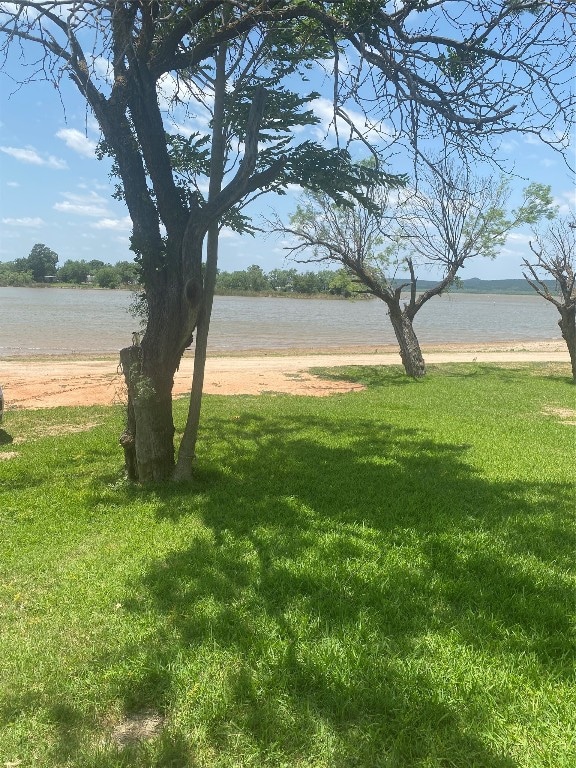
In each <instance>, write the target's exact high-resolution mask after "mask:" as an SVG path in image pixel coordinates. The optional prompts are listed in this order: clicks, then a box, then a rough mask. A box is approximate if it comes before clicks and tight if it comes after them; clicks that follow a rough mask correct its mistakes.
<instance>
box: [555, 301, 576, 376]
mask: <svg viewBox="0 0 576 768" xmlns="http://www.w3.org/2000/svg"><path fill="white" fill-rule="evenodd" d="M558 311H559V312H560V320H558V325H559V326H560V330H561V332H562V338H563V339H564V341H565V342H566V346H567V347H568V354H569V355H570V362H571V364H572V381H573V382H574V384H576V304H573V305H572V306H569V307H566V306H560V307H558Z"/></svg>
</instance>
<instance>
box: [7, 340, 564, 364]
mask: <svg viewBox="0 0 576 768" xmlns="http://www.w3.org/2000/svg"><path fill="white" fill-rule="evenodd" d="M420 346H421V348H422V352H423V354H424V356H426V355H427V354H437V353H448V352H470V353H472V352H509V353H516V352H554V353H555V352H563V351H565V350H566V344H565V342H564V341H563V340H562V339H528V340H526V339H517V340H514V339H513V340H508V341H479V342H453V341H449V342H444V341H437V342H427V343H422V344H421V345H420ZM397 353H398V346H397V345H396V344H379V345H374V344H364V345H361V344H354V345H345V344H342V345H338V346H329V347H320V346H319V347H252V348H247V349H227V350H223V349H217V350H216V349H215V350H212V352H210V350H208V358H207V359H214V358H244V357H247V358H252V357H295V356H298V357H308V356H311V355H327V356H328V355H377V354H384V355H387V354H397ZM193 357H194V349H193V348H189V349H187V350H185V352H184V355H183V357H182V360H191V359H193ZM118 359H119V354H118V352H110V351H108V352H106V351H103V352H96V351H94V352H86V351H76V350H72V351H71V352H54V353H51V352H38V353H24V354H19V353H14V354H4V355H0V366H1V365H2V363H3V362H7V361H9V362H11V363H16V364H17V363H19V362H22V363H24V362H34V361H46V362H59V361H61V362H68V361H74V360H118Z"/></svg>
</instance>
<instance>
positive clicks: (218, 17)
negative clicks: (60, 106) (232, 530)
mask: <svg viewBox="0 0 576 768" xmlns="http://www.w3.org/2000/svg"><path fill="white" fill-rule="evenodd" d="M462 7H463V10H462V12H461V13H460V12H459V13H458V16H457V18H456V17H452V15H451V8H452V4H451V3H449V2H448V0H440V2H438V3H434V4H432V5H431V6H430V7H428V3H422V2H421V0H409V1H408V2H406V3H404V4H403V5H402V6H401V7H400V8H398V9H396V8H394V7H392V6H391V7H390V8H389V6H388V5H384V4H381V3H375V2H372V1H371V0H362V1H361V2H346V3H333V2H319V1H318V0H302V1H301V2H297V3H296V2H289V1H288V0H284V2H283V1H282V0H280V2H273V3H270V2H246V3H231V2H219V1H218V0H201V1H200V2H196V3H167V2H157V1H156V0H141V2H117V3H109V2H106V1H104V0H93V1H92V2H82V1H80V2H78V3H74V4H70V3H69V2H66V1H65V0H52V1H51V2H30V1H29V0H28V1H27V2H23V3H16V4H11V3H3V4H1V5H0V14H1V16H0V32H2V33H3V34H4V41H5V43H4V47H3V50H4V53H5V55H6V56H10V55H11V53H10V52H11V48H12V47H13V46H14V45H16V44H17V43H19V44H20V46H22V47H23V48H24V53H25V55H24V56H22V57H21V58H22V60H23V61H26V62H29V63H30V66H31V68H32V69H31V73H30V79H31V80H33V79H38V78H39V77H42V76H44V77H47V78H48V79H50V80H51V81H52V82H53V84H54V85H55V86H56V87H57V88H58V87H59V84H60V82H61V80H62V77H63V76H64V75H69V76H70V77H71V79H72V81H73V83H74V84H75V85H76V86H77V87H78V89H79V92H80V93H81V94H82V96H83V97H84V98H85V99H86V102H87V104H88V106H89V108H90V109H91V111H92V112H93V114H94V117H95V118H96V120H97V121H98V124H99V126H100V129H101V131H102V135H103V143H102V153H103V154H109V155H110V156H111V157H112V158H113V162H114V169H115V172H116V174H117V175H118V178H119V180H120V184H119V190H118V194H119V195H120V196H121V197H123V199H124V200H125V202H126V205H127V208H128V212H129V215H130V217H131V220H132V224H133V231H132V239H131V244H132V245H131V247H132V250H133V251H134V253H135V255H136V259H137V261H138V263H139V265H140V267H141V275H142V277H141V279H142V284H143V287H144V291H145V297H146V302H147V325H146V331H145V333H144V336H143V338H142V342H141V345H140V346H139V347H137V348H134V349H131V351H127V352H124V355H123V363H124V370H125V372H126V374H127V375H128V379H129V398H130V404H129V418H130V425H129V429H127V430H126V434H125V440H124V442H125V449H126V451H127V453H126V455H127V464H128V465H129V467H130V468H131V472H132V475H133V476H135V477H138V478H139V479H141V480H163V479H166V478H169V477H171V476H172V475H173V470H174V444H173V436H174V424H173V420H172V402H171V392H172V385H173V376H174V372H175V370H176V368H177V367H178V364H179V362H180V358H181V355H182V353H183V350H184V349H185V348H186V347H188V346H189V344H190V342H191V340H192V336H193V334H194V333H195V334H196V339H197V345H196V353H195V374H194V381H193V392H196V394H197V389H198V386H200V389H201V381H202V377H203V373H202V368H203V366H202V349H203V347H205V336H206V334H207V330H208V326H209V316H210V311H209V310H210V306H211V293H212V288H211V286H212V284H213V282H214V280H215V274H216V267H215V264H216V262H217V240H218V229H219V227H220V226H221V225H222V224H223V223H229V222H227V217H228V218H229V219H230V218H232V220H233V221H235V222H236V224H237V226H238V227H239V228H240V229H241V228H242V219H241V218H239V216H240V214H239V210H238V206H239V205H241V204H242V203H243V202H245V201H246V200H247V199H250V197H251V196H253V195H255V194H258V193H259V191H265V190H270V189H275V190H276V191H281V190H282V189H285V188H286V185H287V184H288V183H291V182H294V183H300V184H302V185H303V186H304V187H305V188H308V189H311V190H313V191H331V192H332V194H333V195H334V197H335V199H340V200H342V199H344V198H345V197H346V195H348V196H349V195H350V194H353V191H354V188H355V185H356V184H357V182H358V181H363V180H364V179H363V178H362V174H361V173H359V172H358V171H357V170H355V169H354V168H353V167H352V166H351V165H350V163H349V155H348V154H347V152H346V151H345V150H342V149H338V147H335V148H334V151H333V152H328V151H326V150H325V149H324V148H323V147H320V146H319V145H314V144H313V143H312V142H302V144H301V145H297V144H296V143H295V141H294V140H293V137H292V135H291V128H292V127H296V126H302V125H306V124H312V122H313V121H314V119H313V114H312V112H311V111H310V109H309V108H308V106H307V105H309V102H308V97H309V96H310V97H311V96H312V95H311V94H307V93H306V92H304V91H303V90H302V89H303V87H305V86H303V85H302V84H303V83H305V78H303V77H302V76H301V74H300V75H299V76H297V77H294V75H295V73H297V72H300V73H301V72H302V67H305V66H306V65H307V64H308V63H309V62H311V61H313V60H315V59H318V58H325V57H327V56H329V55H330V56H332V61H333V65H334V66H333V76H334V87H333V89H332V92H333V96H334V115H335V118H336V117H338V119H339V120H344V121H346V120H348V118H347V113H346V111H345V107H346V102H352V101H354V102H362V103H365V104H372V105H373V106H374V105H376V108H377V110H378V115H377V118H375V119H377V121H378V122H379V123H382V121H383V120H385V119H386V117H387V115H386V114H385V112H386V110H387V111H388V116H389V117H390V118H392V117H393V118H394V120H395V122H396V124H397V125H398V124H400V125H401V127H402V130H399V131H396V133H395V135H396V136H409V137H410V141H411V142H412V144H417V139H418V137H422V136H423V135H426V134H429V133H431V132H435V133H436V135H438V134H439V133H440V134H441V133H442V132H445V133H446V134H447V135H450V136H455V137H457V138H458V141H459V142H460V144H461V146H465V147H466V149H467V150H468V151H469V152H473V151H479V150H480V149H481V144H482V142H483V141H484V140H485V139H486V137H489V136H497V135H498V133H499V132H502V131H509V130H525V131H532V132H536V133H538V132H541V131H542V130H543V129H544V127H545V128H546V130H548V129H554V128H555V127H557V124H558V123H559V122H560V119H561V118H562V117H564V118H566V126H564V125H562V129H564V127H567V130H569V125H570V120H571V119H572V113H571V103H572V102H571V101H570V99H571V98H572V96H571V95H570V92H569V88H568V86H566V85H565V79H564V77H563V75H564V73H565V72H567V71H569V67H570V64H569V62H570V49H571V46H572V45H573V40H572V36H571V34H570V19H571V15H570V14H571V3H570V2H569V1H568V0H558V2H555V3H553V4H545V5H544V4H542V5H535V4H534V3H533V2H532V1H531V2H522V0H515V2H514V3H509V4H505V5H502V4H495V3H492V2H488V0H480V2H476V0H474V2H472V0H463V3H462ZM466 8H467V9H468V16H467V15H466ZM463 19H466V21H465V22H464V21H463ZM417 21H419V22H421V24H420V27H421V28H418V24H417V23H416V22H417ZM438 25H442V29H438V32H436V31H435V30H436V26H438ZM30 47H36V49H37V50H36V52H34V51H31V50H30ZM346 48H348V49H349V50H350V51H352V53H353V56H351V57H350V64H351V66H350V67H341V66H340V65H339V62H340V60H341V57H342V56H343V55H344V53H345V49H346ZM19 53H20V51H19V50H17V54H19ZM28 54H30V55H28ZM218 67H220V69H219V70H218ZM262 67H264V70H262ZM258 68H260V72H262V71H265V75H260V76H259V75H257V72H258ZM504 69H505V70H506V71H505V72H503V70H504ZM102 72H104V75H102ZM218 72H220V74H218ZM222 73H224V76H225V77H226V78H227V80H228V82H227V83H225V85H224V88H222V82H223V81H222ZM365 75H367V76H368V77H369V78H371V79H370V80H369V81H366V80H365ZM372 75H374V77H372ZM290 77H291V78H292V80H291V82H292V84H294V86H296V85H297V87H298V88H299V89H300V90H299V93H298V94H295V93H293V92H292V90H290V88H283V87H282V83H283V81H285V78H290ZM170 79H171V80H172V82H174V83H175V92H174V99H173V101H174V103H176V102H177V103H183V102H184V103H186V102H189V103H190V104H191V112H193V111H194V109H195V106H196V105H197V104H198V103H199V102H200V101H201V100H202V98H203V96H202V94H208V96H210V97H211V98H212V99H213V105H214V111H213V113H212V132H211V134H210V135H209V136H195V137H194V136H192V137H189V136H187V135H179V134H178V132H177V131H175V129H174V127H173V124H172V123H171V121H170V120H169V115H168V110H166V109H163V106H162V105H163V103H164V102H163V99H162V98H161V92H162V89H163V87H165V85H166V83H167V82H169V81H170ZM364 88H367V89H369V88H372V93H368V92H367V91H364V90H363V89H364ZM217 90H218V92H219V94H220V96H219V97H217V96H216V91H217ZM364 94H366V95H367V101H364ZM374 96H375V97H376V101H374V99H373V98H372V99H371V97H374ZM536 105H537V106H536ZM373 122H374V121H373V120H371V121H370V124H371V125H372V124H373ZM336 124H337V126H339V125H340V123H338V122H337V123H336ZM348 124H349V125H350V126H351V130H353V132H354V133H355V134H357V133H358V129H357V128H356V127H355V124H354V123H353V122H351V121H349V120H348ZM431 125H433V127H434V131H432V130H431ZM390 135H391V134H388V136H390ZM547 135H548V134H547ZM550 135H555V134H553V133H552V132H551V133H550ZM361 138H363V139H364V140H365V137H361ZM205 139H206V140H207V141H208V142H209V147H208V145H207V144H206V142H205ZM202 142H204V143H202ZM206 148H208V152H207V153H206V152H205V150H206ZM229 158H232V160H233V162H231V163H227V160H228V159H229ZM206 178H208V179H209V186H210V191H209V193H208V195H207V198H204V196H203V195H202V194H201V187H202V185H201V184H199V183H198V180H202V181H204V180H205V179H206ZM244 223H245V222H244ZM209 233H210V234H209ZM205 240H206V241H207V244H206V268H205V269H204V271H203V270H202V260H203V248H204V242H205ZM208 264H210V267H209V268H208ZM198 323H199V324H200V325H199V327H197V325H198ZM199 339H200V340H201V343H200V344H199V343H198V340H199ZM196 362H197V363H198V367H197V366H196ZM196 372H198V376H196ZM195 382H199V384H198V386H196V384H195ZM196 402H197V398H196ZM195 408H198V405H196V406H195ZM130 414H131V416H130ZM194 418H196V417H194ZM192 431H193V430H192ZM185 434H186V435H187V436H188V430H187V431H186V433H185ZM193 442H194V441H193V440H192V443H193ZM181 456H182V461H181V471H180V472H179V476H180V477H181V476H185V475H186V473H185V472H184V470H183V467H184V464H185V463H186V462H187V461H189V460H190V458H191V455H190V449H189V448H187V449H186V451H185V452H184V453H182V452H181ZM189 472H190V469H189V470H188V475H189Z"/></svg>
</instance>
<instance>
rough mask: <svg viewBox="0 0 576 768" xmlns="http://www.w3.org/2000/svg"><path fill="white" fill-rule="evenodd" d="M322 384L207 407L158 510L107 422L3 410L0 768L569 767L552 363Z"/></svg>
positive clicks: (568, 432)
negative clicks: (188, 477)
mask: <svg viewBox="0 0 576 768" xmlns="http://www.w3.org/2000/svg"><path fill="white" fill-rule="evenodd" d="M324 373H325V374H326V375H330V376H335V377H338V378H346V379H353V380H355V381H362V382H363V383H364V384H365V385H366V387H367V389H366V390H364V391H362V392H358V393H350V394H347V395H337V396H332V397H329V398H322V399H315V398H305V397H290V396H260V397H248V396H244V397H216V396H214V397H207V398H206V403H205V414H204V421H203V431H202V436H201V446H200V456H199V465H198V471H197V477H196V479H195V481H194V483H193V484H191V485H189V486H186V487H170V488H163V487H152V488H147V489H141V488H138V487H133V486H130V485H128V484H127V483H126V482H125V481H124V480H123V479H122V474H121V455H120V451H119V448H118V447H117V436H118V434H119V433H120V432H121V428H122V413H121V411H120V410H117V409H115V408H108V409H106V408H84V409H53V410H46V411H28V412H25V411H22V412H12V413H8V414H7V416H6V420H5V424H4V425H3V426H4V431H1V430H0V455H1V454H2V453H4V455H9V454H17V455H16V456H12V458H10V459H7V460H5V461H2V462H0V477H1V482H0V529H1V530H2V537H1V539H0V612H1V615H2V622H1V626H0V633H1V636H0V647H1V648H2V652H1V653H0V765H10V764H12V765H22V766H39V767H41V768H44V767H46V768H56V767H58V768H61V767H62V766H64V767H66V766H82V768H84V767H86V768H92V767H93V768H96V767H97V768H112V767H113V766H114V767H116V766H118V767H120V766H138V767H141V766H145V767H147V766H150V767H152V766H157V767H158V768H162V767H164V766H177V767H178V768H185V767H188V766H189V767H190V768H192V767H194V768H197V767H200V766H202V767H204V766H206V767H208V766H210V768H212V767H213V766H214V767H217V768H223V767H224V766H226V767H228V766H257V767H258V768H260V766H264V767H268V766H274V767H280V766H295V767H296V768H304V766H305V767H306V768H312V767H314V768H321V767H328V766H330V767H331V768H332V767H334V768H348V767H350V768H351V767H352V766H357V767H360V766H362V767H364V766H365V767H367V768H372V767H376V768H378V767H381V768H404V767H412V766H414V767H418V768H440V767H442V768H452V767H455V766H458V767H460V766H461V767H462V768H476V767H480V766H486V767H490V768H513V767H514V768H516V767H521V768H541V767H544V766H546V767H547V768H568V767H570V768H571V767H572V766H574V765H575V764H576V744H575V737H574V733H575V732H576V729H575V722H574V721H575V719H576V718H575V714H574V713H575V711H576V708H575V704H576V701H575V699H576V696H575V691H576V687H575V680H574V651H575V647H574V645H575V643H574V608H575V594H576V593H575V591H574V562H573V560H574V551H575V537H574V509H575V505H574V502H575V500H576V499H575V485H574V448H575V445H576V442H575V437H574V430H575V428H576V427H575V426H574V424H573V423H569V422H574V421H576V414H574V410H575V409H576V397H575V389H574V387H573V386H571V385H570V384H569V377H568V374H569V371H568V366H558V365H556V366H535V365H518V366H514V367H503V366H490V365H452V366H438V367H431V369H430V373H429V376H428V377H427V378H426V380H424V381H422V382H413V381H409V380H407V379H405V378H404V377H403V376H402V375H401V374H400V373H399V371H398V370H396V369H389V368H386V369H384V368H356V369H353V368H351V369H337V370H332V371H328V372H324ZM184 414H185V403H184V402H181V403H179V404H178V405H177V418H178V423H179V425H180V427H181V426H182V420H183V418H184ZM12 437H13V438H14V440H13V442H12V441H11V438H12Z"/></svg>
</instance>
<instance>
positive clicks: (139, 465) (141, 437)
mask: <svg viewBox="0 0 576 768" xmlns="http://www.w3.org/2000/svg"><path fill="white" fill-rule="evenodd" d="M120 361H121V364H122V371H123V373H124V378H125V381H126V387H127V390H128V406H127V419H126V429H125V430H124V432H123V433H122V436H121V438H120V444H121V445H122V447H123V449H124V458H125V463H126V472H127V475H128V478H129V479H130V480H135V481H140V482H156V481H162V480H166V479H167V478H169V477H170V476H171V474H172V470H173V468H174V447H173V438H174V423H173V421H172V383H173V376H169V375H167V374H166V372H165V371H160V372H159V374H158V375H156V376H155V377H154V379H152V378H151V377H150V376H147V375H146V374H145V372H144V366H143V354H142V347H140V346H132V347H126V348H124V349H122V350H121V351H120Z"/></svg>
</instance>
